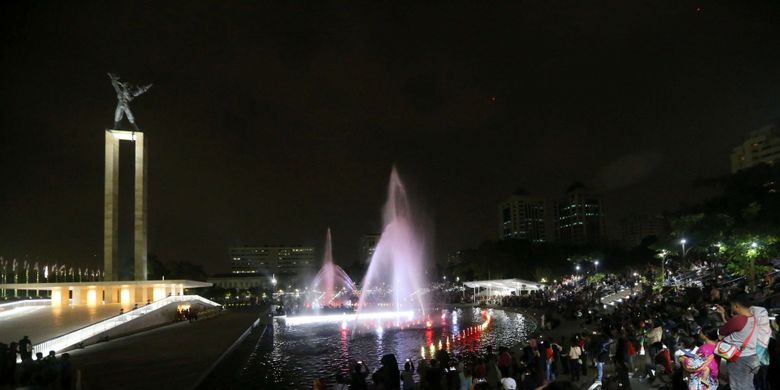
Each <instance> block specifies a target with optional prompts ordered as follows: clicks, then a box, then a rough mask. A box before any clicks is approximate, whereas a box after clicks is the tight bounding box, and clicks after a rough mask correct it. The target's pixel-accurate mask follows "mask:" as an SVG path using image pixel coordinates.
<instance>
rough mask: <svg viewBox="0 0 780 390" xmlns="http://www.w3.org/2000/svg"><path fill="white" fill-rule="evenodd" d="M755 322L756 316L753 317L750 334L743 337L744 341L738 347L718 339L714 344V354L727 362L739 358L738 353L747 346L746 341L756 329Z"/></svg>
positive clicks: (747, 341)
mask: <svg viewBox="0 0 780 390" xmlns="http://www.w3.org/2000/svg"><path fill="white" fill-rule="evenodd" d="M757 322H758V320H757V319H756V317H753V328H752V329H751V330H750V334H749V335H748V337H746V338H745V341H743V342H742V345H741V346H740V347H739V348H737V346H735V345H732V344H729V343H727V342H725V341H718V343H717V344H715V354H716V355H718V356H720V357H722V358H724V359H726V361H728V362H729V363H734V362H736V361H737V359H739V355H741V354H742V351H743V350H744V349H745V347H746V346H747V343H749V342H750V339H751V338H752V337H753V332H754V331H755V330H756V323H757Z"/></svg>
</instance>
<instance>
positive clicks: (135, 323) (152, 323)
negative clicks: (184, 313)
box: [68, 301, 221, 349]
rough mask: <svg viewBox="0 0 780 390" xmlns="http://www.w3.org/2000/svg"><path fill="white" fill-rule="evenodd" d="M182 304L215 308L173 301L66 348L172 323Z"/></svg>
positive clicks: (205, 310)
mask: <svg viewBox="0 0 780 390" xmlns="http://www.w3.org/2000/svg"><path fill="white" fill-rule="evenodd" d="M183 304H189V305H191V307H192V308H194V309H196V310H197V311H198V312H199V313H204V314H205V313H210V312H211V311H212V310H213V309H215V308H214V307H213V306H209V305H206V304H204V303H203V302H200V301H182V302H173V303H170V304H168V305H166V306H164V307H162V308H160V309H158V310H155V311H153V312H151V313H149V314H147V315H145V316H142V317H140V318H136V319H133V320H130V321H127V322H126V323H124V324H122V325H119V326H117V327H115V328H113V329H110V330H108V331H105V332H103V333H99V334H97V335H95V336H93V337H90V338H88V339H86V340H84V341H82V342H81V343H80V344H79V345H76V346H72V347H70V348H68V349H75V348H80V347H84V346H87V345H91V344H96V343H99V342H101V341H106V340H110V339H115V338H119V337H122V336H128V335H131V334H133V333H138V332H141V331H144V330H148V329H152V328H156V327H159V326H162V325H165V324H169V323H173V322H175V321H176V308H177V307H178V305H183ZM218 310H221V309H218ZM207 315H208V314H207ZM199 316H200V314H199Z"/></svg>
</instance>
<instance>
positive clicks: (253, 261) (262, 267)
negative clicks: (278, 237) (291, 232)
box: [229, 246, 316, 275]
mask: <svg viewBox="0 0 780 390" xmlns="http://www.w3.org/2000/svg"><path fill="white" fill-rule="evenodd" d="M229 255H230V271H231V273H232V274H261V275H299V274H302V273H306V272H311V271H312V270H313V269H314V268H315V267H316V263H315V261H314V259H315V252H314V248H313V247H303V246H257V247H232V248H229Z"/></svg>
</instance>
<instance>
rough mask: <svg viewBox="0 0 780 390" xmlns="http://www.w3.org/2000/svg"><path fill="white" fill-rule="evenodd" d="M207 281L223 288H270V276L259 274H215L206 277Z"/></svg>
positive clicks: (271, 283) (271, 285)
mask: <svg viewBox="0 0 780 390" xmlns="http://www.w3.org/2000/svg"><path fill="white" fill-rule="evenodd" d="M207 281H208V283H211V284H213V285H214V286H216V287H221V288H224V289H239V290H251V289H263V290H265V289H271V288H273V287H274V286H273V282H272V281H271V278H269V277H268V276H265V275H261V274H257V273H255V274H217V275H213V276H211V277H210V278H208V279H207Z"/></svg>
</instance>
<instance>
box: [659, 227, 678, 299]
mask: <svg viewBox="0 0 780 390" xmlns="http://www.w3.org/2000/svg"><path fill="white" fill-rule="evenodd" d="M683 241H685V239H683ZM668 253H669V252H667V251H666V249H663V250H661V253H659V254H658V257H660V258H661V287H663V286H664V285H665V284H666V271H665V270H664V268H665V266H666V255H667V254H668Z"/></svg>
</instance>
